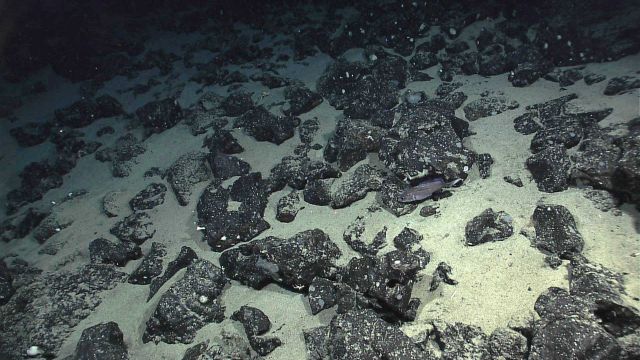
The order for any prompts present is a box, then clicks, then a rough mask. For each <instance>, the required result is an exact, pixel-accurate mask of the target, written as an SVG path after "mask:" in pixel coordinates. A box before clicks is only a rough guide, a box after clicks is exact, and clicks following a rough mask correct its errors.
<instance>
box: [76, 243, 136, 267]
mask: <svg viewBox="0 0 640 360" xmlns="http://www.w3.org/2000/svg"><path fill="white" fill-rule="evenodd" d="M141 257H142V250H140V247H139V246H138V245H136V244H135V243H133V242H122V243H120V244H116V243H114V242H111V241H109V240H107V239H105V238H97V239H95V240H93V241H92V242H91V243H90V244H89V258H90V259H91V263H101V264H114V265H116V266H120V267H123V266H125V265H126V264H127V262H129V260H137V259H139V258H141Z"/></svg>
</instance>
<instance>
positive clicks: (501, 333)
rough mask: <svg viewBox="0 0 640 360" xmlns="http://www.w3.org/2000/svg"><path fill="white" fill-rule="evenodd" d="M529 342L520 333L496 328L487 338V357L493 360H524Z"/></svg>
mask: <svg viewBox="0 0 640 360" xmlns="http://www.w3.org/2000/svg"><path fill="white" fill-rule="evenodd" d="M528 353H529V342H528V340H527V338H526V337H525V336H524V335H522V334H521V333H519V332H517V331H515V330H513V329H510V328H497V329H495V330H494V331H493V332H492V333H491V336H489V355H490V356H491V358H493V359H512V360H525V359H526V358H527V355H528Z"/></svg>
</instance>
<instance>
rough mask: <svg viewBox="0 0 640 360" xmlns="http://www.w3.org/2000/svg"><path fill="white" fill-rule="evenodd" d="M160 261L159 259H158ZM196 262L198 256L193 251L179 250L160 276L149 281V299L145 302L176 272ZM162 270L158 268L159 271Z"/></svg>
mask: <svg viewBox="0 0 640 360" xmlns="http://www.w3.org/2000/svg"><path fill="white" fill-rule="evenodd" d="M160 260H161V259H160ZM196 260H198V255H197V254H196V252H195V251H193V249H191V248H190V247H188V246H183V247H182V248H180V252H179V253H178V255H177V256H176V258H175V259H174V260H172V261H170V262H169V264H168V265H167V269H166V270H165V271H164V274H162V276H160V277H157V278H154V279H153V280H152V281H151V286H149V297H147V301H149V300H151V298H152V297H154V296H155V294H156V293H157V292H158V290H160V288H161V287H162V285H164V284H165V283H166V282H167V281H169V279H171V278H172V277H173V275H175V274H176V273H177V272H178V271H180V270H181V269H184V268H186V267H187V266H189V265H191V264H192V263H193V262H195V261H196ZM153 266H154V267H158V265H153ZM161 270H162V268H161V267H160V268H159V271H161Z"/></svg>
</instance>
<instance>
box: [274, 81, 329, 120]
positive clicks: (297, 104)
mask: <svg viewBox="0 0 640 360" xmlns="http://www.w3.org/2000/svg"><path fill="white" fill-rule="evenodd" d="M284 98H285V99H287V101H288V107H286V108H285V109H283V112H284V113H285V115H293V116H298V115H300V114H304V113H306V112H308V111H310V110H311V109H313V108H314V107H316V106H318V105H320V104H321V103H322V96H320V95H319V94H318V93H315V92H313V91H311V90H309V89H308V88H307V87H305V86H304V85H292V86H288V87H287V88H285V89H284Z"/></svg>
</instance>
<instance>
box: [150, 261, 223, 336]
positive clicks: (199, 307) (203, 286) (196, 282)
mask: <svg viewBox="0 0 640 360" xmlns="http://www.w3.org/2000/svg"><path fill="white" fill-rule="evenodd" d="M228 282H229V280H228V279H227V277H226V276H225V275H224V273H223V271H222V269H220V268H219V267H217V266H215V265H213V264H212V263H210V262H208V261H206V260H201V259H199V260H196V261H194V262H193V263H192V264H191V265H189V267H188V268H187V271H186V272H185V274H184V276H183V277H182V279H180V280H178V281H177V282H176V283H174V284H173V285H172V286H171V288H169V290H167V292H165V293H164V294H163V295H162V297H161V298H160V301H159V302H158V306H157V307H156V309H155V311H154V312H153V315H152V316H151V318H149V320H148V321H147V326H146V329H145V332H144V335H143V336H142V341H143V342H145V343H146V342H149V341H154V342H156V343H158V342H160V341H162V342H165V343H169V344H174V343H178V342H180V343H183V344H189V343H191V342H192V341H193V339H194V338H195V335H196V332H197V331H198V330H199V329H200V328H202V327H203V326H205V325H207V324H209V323H212V322H216V323H219V322H221V321H222V320H224V306H222V305H221V304H220V301H219V299H218V297H219V296H220V295H221V294H222V292H223V290H224V288H225V286H226V285H227V283H228Z"/></svg>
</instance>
